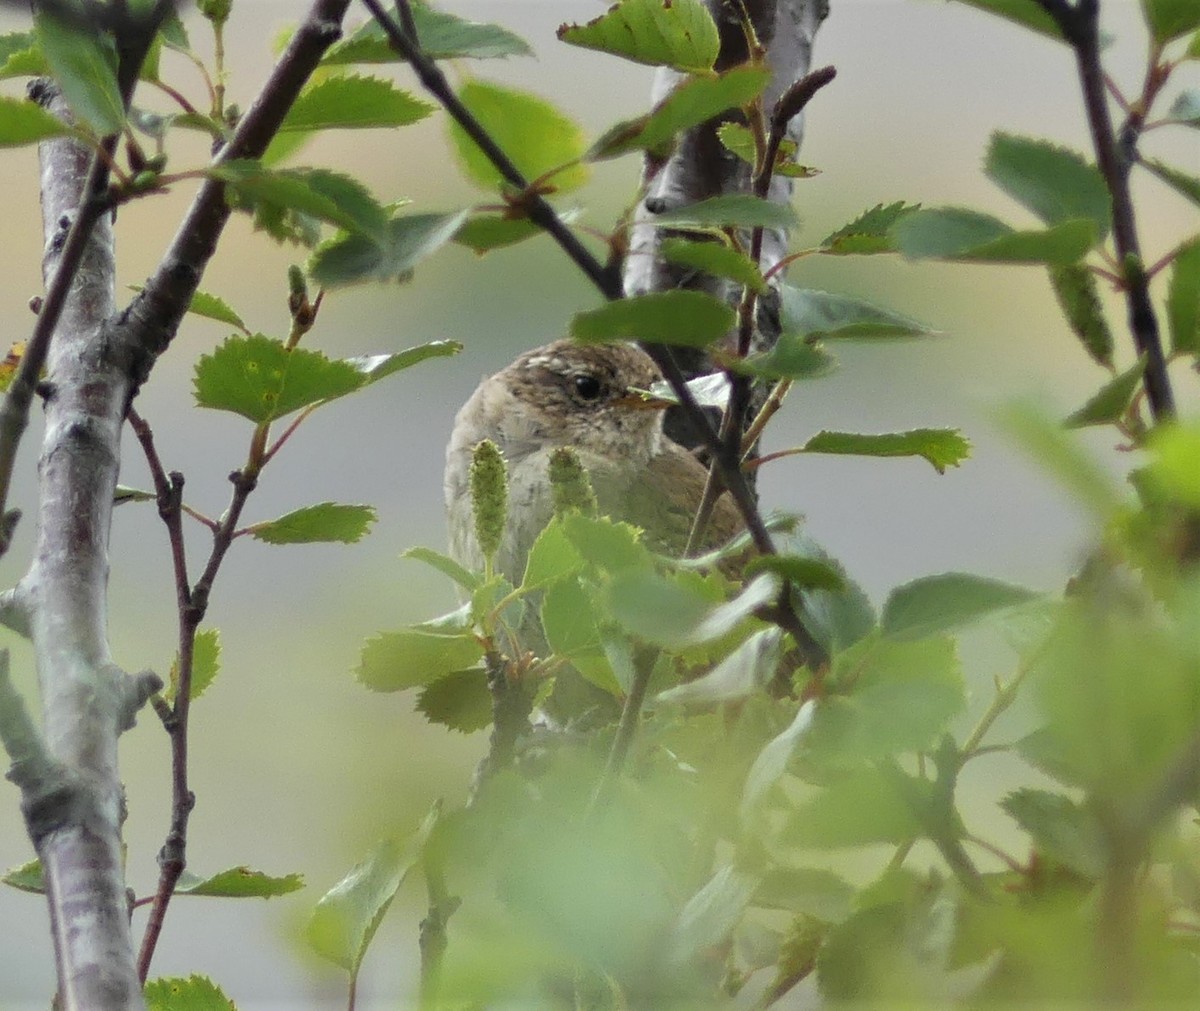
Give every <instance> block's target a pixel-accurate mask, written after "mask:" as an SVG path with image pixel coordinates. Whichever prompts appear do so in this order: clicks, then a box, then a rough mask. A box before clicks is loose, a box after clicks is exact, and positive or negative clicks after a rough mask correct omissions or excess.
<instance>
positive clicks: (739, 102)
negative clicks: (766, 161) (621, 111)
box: [584, 64, 799, 168]
mask: <svg viewBox="0 0 1200 1011" xmlns="http://www.w3.org/2000/svg"><path fill="white" fill-rule="evenodd" d="M770 79H771V73H770V71H769V70H768V69H767V68H765V67H756V66H753V65H751V64H745V65H743V66H740V67H734V68H732V69H731V70H727V71H726V72H725V73H723V74H719V75H717V76H716V77H688V78H685V79H684V80H682V81H680V82H679V84H677V85H676V86H675V87H674V88H673V89H672V90H671V92H670V93H669V94H668V95H667V96H666V98H664V99H662V100H661V101H660V102H658V103H657V104H656V105H655V106H654V108H653V109H652V110H651V111H650V112H649V113H647V114H646V115H644V116H638V117H637V118H636V119H630V120H624V121H622V122H620V123H617V124H616V125H614V126H611V127H609V128H608V129H607V130H605V131H604V133H603V134H601V135H600V137H599V138H598V139H597V140H596V142H595V143H594V144H592V146H591V147H590V148H588V151H587V154H586V155H585V156H584V157H585V158H587V160H588V161H603V160H605V159H607V158H616V157H619V156H620V155H623V154H628V153H629V152H630V151H661V150H663V149H665V148H666V147H667V146H668V145H669V144H670V143H671V141H672V139H673V138H674V137H675V135H676V134H677V133H679V132H681V131H683V130H688V129H691V128H692V127H694V126H699V125H700V124H701V123H706V122H708V121H709V120H710V119H713V118H714V117H716V116H719V115H720V114H721V113H723V112H725V111H726V110H727V109H737V108H740V107H742V106H744V105H747V104H748V103H750V102H753V101H754V99H755V98H757V97H758V95H759V94H760V93H761V92H762V90H763V88H765V87H766V85H767V82H768V81H769V80H770ZM727 125H728V124H727ZM796 167H797V168H798V167H799V166H796Z"/></svg>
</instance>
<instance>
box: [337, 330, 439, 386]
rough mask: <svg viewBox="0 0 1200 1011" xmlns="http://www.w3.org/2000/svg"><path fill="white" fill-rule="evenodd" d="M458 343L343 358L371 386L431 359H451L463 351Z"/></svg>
mask: <svg viewBox="0 0 1200 1011" xmlns="http://www.w3.org/2000/svg"><path fill="white" fill-rule="evenodd" d="M462 348H463V346H462V344H460V343H459V342H458V341H429V342H428V343H427V344H418V345H417V346H416V347H411V348H406V349H405V350H403V351H394V352H392V353H391V354H387V355H357V356H355V357H354V358H343V359H342V361H343V362H344V363H345V364H346V365H350V366H353V367H354V368H356V369H357V370H358V371H359V372H360V373H361V374H362V377H363V386H370V385H371V384H372V383H377V382H379V380H380V379H385V378H387V377H388V376H390V375H394V374H395V373H397V372H402V371H403V370H404V369H411V368H412V367H413V366H414V365H419V364H420V363H421V362H425V361H429V360H430V359H431V358H450V357H453V356H454V355H456V354H458V353H459V352H460V351H462Z"/></svg>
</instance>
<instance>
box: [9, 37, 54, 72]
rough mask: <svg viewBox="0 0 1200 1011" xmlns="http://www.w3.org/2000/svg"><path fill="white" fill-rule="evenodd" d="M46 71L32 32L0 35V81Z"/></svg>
mask: <svg viewBox="0 0 1200 1011" xmlns="http://www.w3.org/2000/svg"><path fill="white" fill-rule="evenodd" d="M47 71H48V68H47V67H46V64H45V61H44V60H43V59H42V54H41V52H40V51H39V50H38V49H37V41H36V39H35V38H34V35H33V33H32V32H6V33H4V34H3V35H0V80H3V79H5V78H8V77H24V76H37V75H40V74H44V73H47Z"/></svg>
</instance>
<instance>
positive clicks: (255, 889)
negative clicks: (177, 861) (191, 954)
mask: <svg viewBox="0 0 1200 1011" xmlns="http://www.w3.org/2000/svg"><path fill="white" fill-rule="evenodd" d="M303 887H304V876H303V875H301V874H287V875H285V876H283V877H281V878H274V877H271V875H269V874H264V873H263V872H262V871H255V870H251V869H250V868H249V867H231V868H229V870H225V871H220V872H219V873H217V874H210V875H209V876H208V877H205V878H202V877H200V876H199V875H196V874H193V873H191V872H190V871H184V872H183V875H182V876H181V877H180V879H179V884H178V885H176V887H175V892H176V893H177V894H179V895H207V896H212V897H216V898H225V899H272V898H275V896H277V895H288V894H289V893H291V892H295V891H298V890H299V889H301V888H303Z"/></svg>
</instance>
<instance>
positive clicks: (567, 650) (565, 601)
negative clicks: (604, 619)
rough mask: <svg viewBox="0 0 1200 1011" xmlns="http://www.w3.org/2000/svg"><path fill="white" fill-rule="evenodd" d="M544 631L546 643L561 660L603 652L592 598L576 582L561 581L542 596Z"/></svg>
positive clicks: (569, 580) (570, 580)
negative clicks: (562, 658) (562, 657)
mask: <svg viewBox="0 0 1200 1011" xmlns="http://www.w3.org/2000/svg"><path fill="white" fill-rule="evenodd" d="M542 627H543V628H544V629H545V631H546V641H547V642H548V643H549V644H550V648H551V649H552V650H554V652H555V653H557V654H559V655H560V656H565V657H572V656H578V655H580V654H583V653H597V652H599V651H600V630H599V628H598V627H597V626H596V619H595V616H594V615H593V614H592V604H591V600H590V597H589V595H588V594H587V593H586V592H585V591H584V589H583V587H581V586H580V585H579V581H578V580H576V579H560V580H558V581H557V582H555V583H553V584H552V585H551V586H548V587H547V588H546V592H545V593H544V594H543V596H542Z"/></svg>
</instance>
